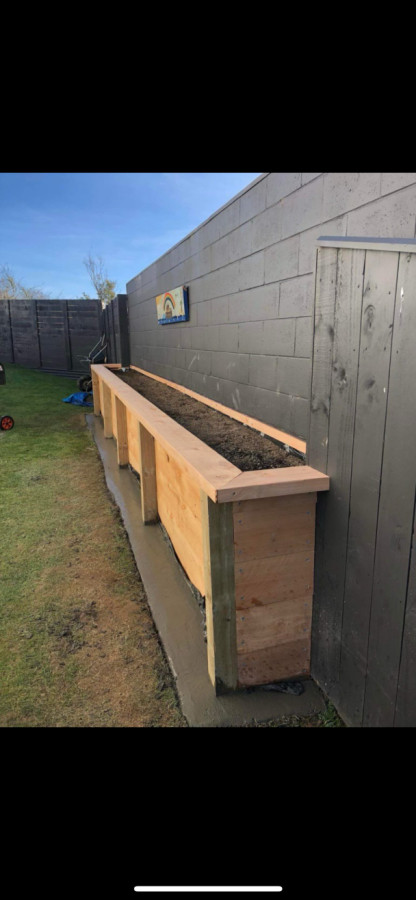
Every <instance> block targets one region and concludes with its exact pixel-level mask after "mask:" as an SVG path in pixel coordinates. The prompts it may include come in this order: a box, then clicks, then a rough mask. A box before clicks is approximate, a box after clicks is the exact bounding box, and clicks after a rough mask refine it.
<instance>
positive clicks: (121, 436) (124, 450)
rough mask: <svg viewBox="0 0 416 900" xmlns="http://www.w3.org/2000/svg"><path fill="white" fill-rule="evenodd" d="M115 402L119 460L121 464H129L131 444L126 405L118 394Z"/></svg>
mask: <svg viewBox="0 0 416 900" xmlns="http://www.w3.org/2000/svg"><path fill="white" fill-rule="evenodd" d="M115 402H116V425H117V462H118V464H119V466H127V465H128V462H129V445H128V436H127V413H126V407H125V405H124V403H122V402H121V400H120V399H119V397H117V396H116V397H115Z"/></svg>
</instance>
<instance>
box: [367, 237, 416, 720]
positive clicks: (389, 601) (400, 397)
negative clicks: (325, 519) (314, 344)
mask: <svg viewBox="0 0 416 900" xmlns="http://www.w3.org/2000/svg"><path fill="white" fill-rule="evenodd" d="M415 336H416V254H414V253H411V254H406V253H401V254H400V261H399V272H398V280H397V292H396V300H395V312H394V327H393V342H392V353H391V367H390V384H389V394H388V402H387V418H386V430H385V439H384V455H383V466H382V476H381V490H380V505H379V515H378V527H377V546H376V555H375V565H374V585H373V598H372V606H371V623H370V636H369V645H368V665H367V682H366V693H365V701H364V717H363V724H364V725H366V726H373V727H374V726H378V727H386V726H391V725H393V723H394V712H395V703H396V694H397V687H398V677H399V668H400V655H401V647H402V636H403V629H404V625H405V604H406V594H407V591H408V575H409V563H410V554H411V546H412V534H413V515H414V502H415V484H416V453H415V447H416V392H415V385H416V353H415ZM413 677H415V675H414V673H413Z"/></svg>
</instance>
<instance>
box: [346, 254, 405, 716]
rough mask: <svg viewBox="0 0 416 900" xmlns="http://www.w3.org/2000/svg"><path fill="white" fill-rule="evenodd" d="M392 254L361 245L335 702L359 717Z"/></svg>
mask: <svg viewBox="0 0 416 900" xmlns="http://www.w3.org/2000/svg"><path fill="white" fill-rule="evenodd" d="M397 270H398V254H397V253H387V252H386V253H383V252H374V251H367V254H366V260H365V272H364V284H363V303H362V314H361V334H360V349H359V366H358V373H359V374H358V386H357V401H356V410H355V424H354V428H353V429H352V430H353V432H354V451H353V463H352V476H351V496H350V511H349V527H348V542H347V561H346V573H345V592H344V607H343V621H342V638H341V663H340V708H341V709H342V712H343V715H344V716H345V717H346V719H347V721H348V722H349V723H350V724H351V725H355V726H360V725H361V724H362V717H363V705H364V694H365V681H366V671H367V647H368V637H369V627H370V610H371V594H372V584H373V569H374V554H375V546H376V532H377V516H378V504H379V494H380V480H381V467H382V458H383V441H384V429H385V421H386V408H387V396H388V393H387V388H388V383H389V368H390V356H391V340H392V325H393V318H394V301H395V293H396V280H397Z"/></svg>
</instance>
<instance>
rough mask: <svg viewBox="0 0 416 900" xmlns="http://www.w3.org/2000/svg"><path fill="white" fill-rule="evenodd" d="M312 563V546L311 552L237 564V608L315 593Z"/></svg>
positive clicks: (247, 607)
mask: <svg viewBox="0 0 416 900" xmlns="http://www.w3.org/2000/svg"><path fill="white" fill-rule="evenodd" d="M313 563H314V553H313V548H312V550H311V551H310V552H309V553H305V552H304V551H303V552H300V553H289V554H285V555H282V556H270V557H268V558H266V559H264V558H261V559H250V560H246V561H245V562H244V563H238V564H236V566H235V602H236V608H237V609H250V607H252V606H253V607H254V606H259V607H260V606H265V605H266V604H268V603H278V602H281V601H283V600H291V599H294V598H295V597H302V596H303V595H304V594H312V592H313Z"/></svg>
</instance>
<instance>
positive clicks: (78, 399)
mask: <svg viewBox="0 0 416 900" xmlns="http://www.w3.org/2000/svg"><path fill="white" fill-rule="evenodd" d="M89 394H91V391H78V392H77V393H75V394H70V395H69V397H64V399H63V400H62V403H73V404H74V406H92V405H93V404H92V403H87V397H88V395H89Z"/></svg>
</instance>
